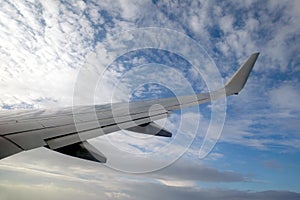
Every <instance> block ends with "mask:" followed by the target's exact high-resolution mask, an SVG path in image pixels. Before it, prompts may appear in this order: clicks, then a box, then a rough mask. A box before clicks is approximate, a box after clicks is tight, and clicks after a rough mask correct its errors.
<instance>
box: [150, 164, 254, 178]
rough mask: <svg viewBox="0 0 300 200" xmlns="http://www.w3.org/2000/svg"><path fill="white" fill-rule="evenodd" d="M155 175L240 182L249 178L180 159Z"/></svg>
mask: <svg viewBox="0 0 300 200" xmlns="http://www.w3.org/2000/svg"><path fill="white" fill-rule="evenodd" d="M154 176H155V177H161V178H166V179H170V180H189V181H200V182H201V181H204V182H242V181H247V180H249V179H248V178H247V177H245V176H243V175H242V174H240V173H238V172H234V171H219V170H217V169H215V168H212V167H209V166H205V165H199V164H195V163H190V161H187V160H186V161H183V160H180V161H179V162H176V163H174V164H173V165H171V166H169V167H167V168H164V169H163V170H160V171H158V172H156V173H155V174H154Z"/></svg>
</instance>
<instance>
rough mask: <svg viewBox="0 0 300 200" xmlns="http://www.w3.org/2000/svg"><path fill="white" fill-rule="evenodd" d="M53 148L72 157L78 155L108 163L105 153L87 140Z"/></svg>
mask: <svg viewBox="0 0 300 200" xmlns="http://www.w3.org/2000/svg"><path fill="white" fill-rule="evenodd" d="M52 150H53V151H57V152H59V153H62V154H66V155H69V156H72V157H77V158H81V159H85V160H90V161H95V162H99V163H106V160H107V158H106V157H105V155H104V154H102V153H101V152H100V151H98V150H97V149H96V148H95V147H94V146H92V145H91V144H90V143H88V142H87V141H83V142H79V143H75V144H71V145H67V146H64V147H61V148H57V149H52Z"/></svg>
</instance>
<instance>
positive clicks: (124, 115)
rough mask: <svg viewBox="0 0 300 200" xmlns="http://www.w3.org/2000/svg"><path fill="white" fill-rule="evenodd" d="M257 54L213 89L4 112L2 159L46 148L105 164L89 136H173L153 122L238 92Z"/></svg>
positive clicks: (0, 125) (0, 136)
mask: <svg viewBox="0 0 300 200" xmlns="http://www.w3.org/2000/svg"><path fill="white" fill-rule="evenodd" d="M258 55H259V53H254V54H252V55H251V56H250V57H249V58H248V60H247V61H246V62H245V63H244V64H243V65H242V66H241V67H240V68H239V69H238V71H237V72H236V73H235V74H234V75H233V76H232V78H231V79H230V80H229V81H228V82H227V83H226V85H225V87H224V88H221V89H220V90H217V91H214V92H211V93H202V94H197V95H190V96H181V97H174V98H164V99H154V100H147V101H138V102H129V103H127V102H126V103H114V104H106V105H93V106H79V107H68V108H60V109H56V110H26V111H3V112H0V159H2V158H5V157H8V156H11V155H13V154H16V153H19V152H21V151H26V150H30V149H34V148H38V147H47V148H49V149H52V150H54V151H57V152H60V153H64V154H67V155H70V156H74V157H78V158H83V159H87V160H91V161H96V162H101V163H103V162H106V157H105V156H104V155H103V154H102V153H101V152H99V151H98V150H97V149H96V148H94V147H93V146H92V145H90V144H89V143H88V142H87V141H86V140H88V139H91V138H95V137H98V136H101V135H104V134H108V133H112V132H115V131H118V130H122V129H123V130H130V131H134V132H138V133H144V134H153V135H157V136H164V137H171V136H172V133H170V132H169V131H167V130H164V129H163V128H162V127H159V126H158V125H157V124H155V123H154V121H155V120H158V119H163V118H166V117H168V115H169V114H170V113H171V112H172V111H173V110H178V109H183V108H186V107H190V106H195V105H198V104H202V103H206V102H209V101H211V100H215V99H218V98H222V97H225V96H229V95H233V94H238V93H239V92H240V90H241V89H242V88H243V87H244V85H245V83H246V81H247V78H248V76H249V74H250V72H251V70H252V68H253V66H254V63H255V61H256V59H257V57H258ZM158 105H159V106H158Z"/></svg>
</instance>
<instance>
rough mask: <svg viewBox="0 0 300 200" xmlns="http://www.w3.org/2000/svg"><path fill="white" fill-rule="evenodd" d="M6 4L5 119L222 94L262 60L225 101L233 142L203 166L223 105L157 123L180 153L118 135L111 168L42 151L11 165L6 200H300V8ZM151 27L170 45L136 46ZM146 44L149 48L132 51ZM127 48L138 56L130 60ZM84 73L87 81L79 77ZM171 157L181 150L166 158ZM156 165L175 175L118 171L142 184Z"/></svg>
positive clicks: (1, 192) (111, 145)
mask: <svg viewBox="0 0 300 200" xmlns="http://www.w3.org/2000/svg"><path fill="white" fill-rule="evenodd" d="M0 4H1V10H0V38H1V39H0V40H1V46H0V59H1V64H0V80H1V81H0V94H1V96H0V108H1V109H2V110H10V109H33V108H49V109H50V108H53V107H64V106H72V105H73V104H74V102H75V104H87V103H88V104H89V103H93V104H94V103H96V104H102V103H108V102H111V101H113V102H118V101H126V100H139V99H148V98H160V97H168V96H174V95H175V96H176V95H183V94H190V92H196V93H197V92H205V91H207V90H209V89H210V88H209V85H210V84H208V85H206V84H207V83H208V82H207V81H211V82H209V83H211V84H214V83H215V84H216V85H210V86H212V87H213V86H217V85H218V84H221V83H222V82H226V80H228V78H229V77H230V76H231V75H232V74H233V73H234V72H235V70H237V68H238V67H239V66H240V64H241V63H242V62H243V61H244V60H245V59H246V58H247V57H248V56H249V55H250V54H251V53H253V52H257V51H259V52H260V57H259V58H258V60H257V63H256V65H255V67H254V69H253V72H252V73H251V76H250V78H249V80H248V82H247V85H246V87H245V88H244V89H243V91H242V92H241V93H240V94H239V95H238V96H231V97H228V98H227V100H226V102H225V103H226V107H225V108H226V113H225V114H226V118H225V121H224V126H222V127H223V130H222V134H221V135H220V138H219V140H218V142H217V144H216V145H215V147H214V149H213V150H212V151H211V152H210V154H209V155H208V156H206V157H205V158H204V159H200V158H199V149H200V147H201V145H202V144H203V138H204V136H205V134H206V131H207V130H208V129H209V128H208V127H209V122H210V120H211V117H212V114H211V110H212V109H214V108H216V109H218V108H219V109H220V108H223V107H222V106H224V105H223V104H222V103H224V101H223V102H219V103H218V104H216V107H214V104H205V105H200V106H199V107H194V108H190V109H186V110H184V111H182V112H179V111H178V112H174V113H173V114H172V115H171V116H170V117H169V118H168V119H167V120H166V121H160V122H158V123H160V124H165V127H166V128H167V129H168V130H170V131H172V132H173V133H174V135H175V136H176V137H175V139H166V138H147V137H145V136H143V135H139V134H134V133H129V132H124V131H121V132H117V133H113V134H111V135H109V136H105V137H103V138H96V139H94V140H92V141H91V143H93V144H94V145H95V146H96V147H97V148H98V149H99V150H100V151H102V152H103V153H104V154H105V155H106V156H107V157H108V160H109V163H108V164H107V165H106V166H108V167H106V166H104V165H99V164H96V163H91V162H87V161H82V160H78V159H74V158H69V157H67V156H64V155H60V154H58V153H54V152H51V151H49V150H46V149H42V148H40V149H36V150H32V151H28V152H23V153H20V154H18V155H15V156H12V157H10V158H6V159H4V160H1V161H0V168H1V171H0V177H1V183H0V198H1V199H32V198H33V197H40V198H43V199H47V198H49V199H53V198H62V197H63V198H64V199H81V198H83V197H85V196H87V197H88V198H89V199H98V198H99V196H101V198H103V199H141V198H143V199H156V198H157V197H166V198H173V199H182V198H183V197H185V198H188V199H200V198H203V199H219V198H220V197H222V198H223V199H233V198H241V199H276V198H278V199H282V198H286V199H293V198H294V199H298V198H299V196H300V181H299V179H298V178H297V177H299V176H300V152H299V151H300V136H299V130H300V126H299V120H300V117H299V112H300V106H299V99H300V91H299V86H300V80H299V77H300V76H299V75H300V57H299V55H300V52H299V51H300V50H299V38H300V37H299V35H300V24H299V22H298V21H299V20H298V19H299V13H300V12H299V11H300V3H299V1H297V0H284V1H279V0H278V1H277V0H269V1H259V0H257V1H256V0H246V1H234V0H230V1H218V0H212V1H184V2H177V1H159V0H158V1H133V0H132V1H125V0H120V1H113V2H110V1H56V0H53V1H22V0H21V1H6V0H5V1H2V2H1V3H0ZM149 27H151V28H152V29H151V30H154V29H155V30H156V34H157V33H160V37H159V38H155V37H153V35H147V34H146V35H144V36H143V37H141V36H139V35H138V34H136V35H135V34H132V35H131V33H139V31H140V30H150V29H149ZM147 28H148V29H147ZM128 31H129V32H128ZM157 31H158V32H157ZM149 32H151V31H149ZM165 33H170V34H169V35H168V34H167V36H166V35H165ZM137 35H138V36H139V37H136V38H131V37H132V36H137ZM120 41H121V42H120ZM149 41H150V42H152V43H151V45H149V47H148V48H139V49H134V48H133V47H139V45H140V46H141V47H144V44H145V43H146V42H149ZM122 42H123V43H122ZM189 42H190V43H189ZM188 44H191V45H190V49H186V48H185V47H186V45H188ZM193 44H197V45H199V46H197V45H195V46H197V47H198V48H199V51H197V52H196V51H193V50H194V46H193ZM122 45H128V46H126V47H129V46H130V47H132V48H133V50H131V51H128V52H123V53H124V54H121V55H120V53H122V51H123V50H124V49H123V47H122ZM153 46H154V47H157V48H153ZM195 48H196V47H195ZM178 52H182V54H181V55H179V54H178ZM116 55H120V56H119V57H117V58H116V57H114V56H116ZM197 56H199V57H197ZM193 63H197V64H199V65H197V66H196V68H195V66H193V65H192V64H193ZM84 69H88V70H89V73H88V74H83V75H88V76H89V79H86V78H84V77H83V76H80V75H82V74H81V73H82V71H84ZM214 69H216V70H217V71H216V72H211V71H213V70H214ZM209 72H211V73H212V75H211V76H208V77H210V80H207V76H206V75H207V73H209ZM78 75H79V76H78ZM214 75H216V76H214ZM99 77H100V79H99ZM220 77H222V78H220ZM78 83H79V86H78V88H76V87H77V85H78ZM95 84H96V87H95ZM74 88H75V90H74ZM94 88H96V89H95V90H94ZM91 92H92V97H93V98H89V97H90V96H89V95H91V94H90V93H91ZM218 106H220V107H218ZM221 125H222V124H221ZM212 128H214V127H212ZM169 143H172V145H173V146H170V149H173V150H172V151H170V152H169V153H166V154H162V153H160V151H163V150H164V147H165V146H166V145H167V144H169ZM190 143H191V145H190ZM189 145H190V146H189ZM168 148H169V147H168ZM182 152H183V153H184V154H183V155H182V156H181V157H180V158H179V159H178V160H176V159H177V158H178V157H179V155H181V153H182ZM145 154H147V155H152V157H151V156H150V160H151V162H152V163H150V164H152V165H153V166H160V165H163V166H165V165H169V164H170V163H171V165H169V166H168V167H166V168H163V169H160V170H158V171H155V172H151V173H143V174H139V175H135V174H128V173H123V172H120V171H118V170H112V169H111V168H115V169H119V170H121V171H122V169H135V168H136V169H139V170H140V171H142V170H143V168H144V169H146V168H147V167H149V166H152V165H150V164H149V163H148V162H144V160H143V159H141V158H140V155H145ZM174 160H176V161H175V162H173V161H174Z"/></svg>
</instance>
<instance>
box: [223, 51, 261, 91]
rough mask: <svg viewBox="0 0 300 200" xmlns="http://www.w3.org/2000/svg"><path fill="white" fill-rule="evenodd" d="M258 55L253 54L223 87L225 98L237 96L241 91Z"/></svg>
mask: <svg viewBox="0 0 300 200" xmlns="http://www.w3.org/2000/svg"><path fill="white" fill-rule="evenodd" d="M258 55H259V52H257V53H253V54H252V55H251V56H250V57H249V58H248V60H247V61H246V62H245V63H244V64H243V65H242V66H241V67H240V68H239V69H238V70H237V71H236V72H235V73H234V75H233V76H232V77H231V78H230V79H229V81H228V82H227V83H226V85H225V91H226V96H229V95H233V94H238V93H239V92H240V91H241V90H242V89H243V87H244V85H245V83H246V82H247V79H248V76H249V74H250V72H251V70H252V68H253V66H254V64H255V61H256V59H257V57H258Z"/></svg>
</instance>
